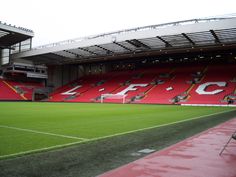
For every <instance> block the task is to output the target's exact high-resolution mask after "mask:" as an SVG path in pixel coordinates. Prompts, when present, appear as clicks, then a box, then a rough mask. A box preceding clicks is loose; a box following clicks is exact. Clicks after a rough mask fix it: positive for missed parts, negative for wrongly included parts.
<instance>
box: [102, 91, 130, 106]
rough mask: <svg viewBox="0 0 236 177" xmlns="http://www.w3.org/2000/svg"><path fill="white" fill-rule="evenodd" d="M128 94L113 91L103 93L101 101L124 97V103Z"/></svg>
mask: <svg viewBox="0 0 236 177" xmlns="http://www.w3.org/2000/svg"><path fill="white" fill-rule="evenodd" d="M126 96H127V95H121V94H120V95H119V94H111V93H107V94H101V103H103V102H104V99H122V103H123V104H124V103H125V98H126Z"/></svg>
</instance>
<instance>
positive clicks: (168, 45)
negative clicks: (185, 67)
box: [156, 36, 172, 47]
mask: <svg viewBox="0 0 236 177" xmlns="http://www.w3.org/2000/svg"><path fill="white" fill-rule="evenodd" d="M156 37H157V38H158V39H160V40H161V41H162V42H164V43H165V45H166V47H172V45H171V44H170V43H169V42H167V41H166V40H165V39H163V38H162V37H160V36H156Z"/></svg>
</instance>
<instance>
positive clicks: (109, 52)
mask: <svg viewBox="0 0 236 177" xmlns="http://www.w3.org/2000/svg"><path fill="white" fill-rule="evenodd" d="M95 46H96V47H97V48H100V49H102V50H105V51H106V53H107V54H108V55H109V54H113V53H114V52H113V51H111V50H108V49H106V48H104V47H102V46H99V45H95Z"/></svg>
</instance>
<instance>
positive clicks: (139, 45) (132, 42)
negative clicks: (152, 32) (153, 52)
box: [126, 39, 151, 49]
mask: <svg viewBox="0 0 236 177" xmlns="http://www.w3.org/2000/svg"><path fill="white" fill-rule="evenodd" d="M126 42H128V43H129V44H131V45H133V46H135V47H137V48H140V47H144V48H146V49H151V47H149V46H148V45H146V44H144V43H142V42H140V41H139V40H137V39H132V40H126Z"/></svg>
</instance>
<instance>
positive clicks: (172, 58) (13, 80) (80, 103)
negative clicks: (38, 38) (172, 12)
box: [0, 16, 236, 177]
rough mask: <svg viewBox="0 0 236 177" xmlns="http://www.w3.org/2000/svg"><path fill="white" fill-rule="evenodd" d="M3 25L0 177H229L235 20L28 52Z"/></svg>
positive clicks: (28, 42)
mask: <svg viewBox="0 0 236 177" xmlns="http://www.w3.org/2000/svg"><path fill="white" fill-rule="evenodd" d="M33 37H34V32H33V31H32V30H30V29H26V28H23V27H16V26H13V25H9V24H7V23H5V22H0V61H1V66H0V115H1V116H0V176H2V177H26V176H27V177H76V176H80V177H86V176H101V177H108V176H109V177H118V176H121V177H126V176H127V177H133V176H148V177H149V176H150V177H151V176H160V177H171V176H178V177H180V176H181V177H192V176H209V177H210V176H214V177H223V176H224V177H235V176H236V170H235V166H236V141H235V140H236V17H235V16H224V17H211V18H200V19H190V20H185V21H175V22H171V23H163V24H158V25H150V26H144V27H138V28H133V29H126V30H120V31H114V32H110V33H104V34H98V35H92V36H87V37H83V38H76V39H69V40H65V41H60V42H57V43H52V44H46V45H43V46H38V47H32V41H33Z"/></svg>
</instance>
